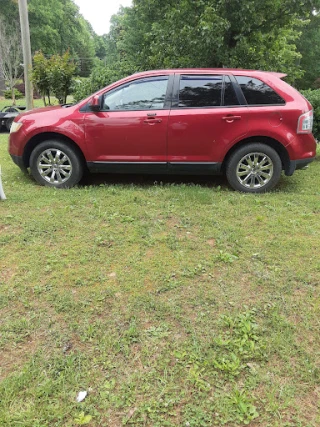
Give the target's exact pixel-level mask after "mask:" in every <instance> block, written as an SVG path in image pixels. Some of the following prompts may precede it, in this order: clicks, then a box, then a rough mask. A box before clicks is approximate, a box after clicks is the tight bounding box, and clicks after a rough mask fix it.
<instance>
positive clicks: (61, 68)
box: [32, 52, 76, 104]
mask: <svg viewBox="0 0 320 427" xmlns="http://www.w3.org/2000/svg"><path fill="white" fill-rule="evenodd" d="M33 62H34V65H33V72H32V80H33V83H34V85H35V86H36V88H37V90H38V91H39V93H40V94H41V95H42V97H43V100H44V103H45V104H46V97H47V98H48V102H49V104H50V95H51V94H53V95H54V96H55V97H56V98H57V99H58V101H59V103H60V104H64V103H65V102H66V99H67V96H68V94H69V93H70V91H71V86H72V77H73V75H74V72H75V69H76V66H75V65H74V63H73V61H72V60H71V59H70V54H69V52H65V53H64V54H63V55H62V56H60V55H53V56H52V57H51V58H49V59H47V58H45V56H44V55H43V53H42V52H37V53H36V54H35V55H34V58H33Z"/></svg>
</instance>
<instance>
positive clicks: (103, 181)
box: [78, 173, 230, 190]
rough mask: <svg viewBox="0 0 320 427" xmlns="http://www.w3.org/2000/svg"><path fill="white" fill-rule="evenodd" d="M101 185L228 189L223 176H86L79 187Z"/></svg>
mask: <svg viewBox="0 0 320 427" xmlns="http://www.w3.org/2000/svg"><path fill="white" fill-rule="evenodd" d="M101 185H136V186H139V187H152V186H154V185H163V186H166V185H169V186H170V185H188V186H192V185H200V186H203V187H210V188H213V189H217V190H220V189H223V190H227V189H230V187H229V186H228V183H227V180H226V178H225V177H224V176H207V175H201V176H198V175H195V176H194V175H140V174H104V173H99V174H86V175H85V176H84V177H83V178H82V180H81V181H80V183H79V184H78V186H79V187H85V186H101Z"/></svg>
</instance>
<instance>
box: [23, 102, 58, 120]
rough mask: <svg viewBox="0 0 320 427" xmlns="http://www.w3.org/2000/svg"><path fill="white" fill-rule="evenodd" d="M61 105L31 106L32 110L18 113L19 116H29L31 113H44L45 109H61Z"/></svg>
mask: <svg viewBox="0 0 320 427" xmlns="http://www.w3.org/2000/svg"><path fill="white" fill-rule="evenodd" d="M61 108H62V107H61V105H54V106H50V107H42V108H33V109H32V110H29V111H25V112H24V113H20V114H19V117H26V116H30V115H31V114H41V113H46V112H47V111H54V110H61Z"/></svg>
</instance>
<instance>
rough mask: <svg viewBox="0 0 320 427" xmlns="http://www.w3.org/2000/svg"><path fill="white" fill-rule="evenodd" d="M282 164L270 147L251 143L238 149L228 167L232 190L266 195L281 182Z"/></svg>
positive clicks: (228, 177)
mask: <svg viewBox="0 0 320 427" xmlns="http://www.w3.org/2000/svg"><path fill="white" fill-rule="evenodd" d="M281 171H282V163H281V159H280V157H279V155H278V153H277V152H276V151H275V150H274V149H273V148H272V147H270V146H269V145H266V144H263V143H251V144H247V145H244V146H243V147H240V148H238V149H237V150H236V151H235V152H234V153H233V154H232V155H231V157H230V159H229V161H228V162H227V166H226V175H227V179H228V182H229V184H230V185H231V187H232V188H234V189H235V190H238V191H242V192H245V193H264V192H266V191H269V190H271V189H272V188H273V187H274V186H275V185H277V183H278V182H279V179H280V175H281Z"/></svg>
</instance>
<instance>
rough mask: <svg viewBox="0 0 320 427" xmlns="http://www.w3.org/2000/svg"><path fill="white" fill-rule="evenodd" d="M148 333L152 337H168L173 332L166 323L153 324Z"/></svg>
mask: <svg viewBox="0 0 320 427" xmlns="http://www.w3.org/2000/svg"><path fill="white" fill-rule="evenodd" d="M146 334H147V335H148V336H149V337H151V338H166V337H168V336H169V335H170V334H171V332H170V330H169V326H168V325H166V324H165V323H164V324H162V325H160V326H151V327H150V328H148V329H147V330H146Z"/></svg>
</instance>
